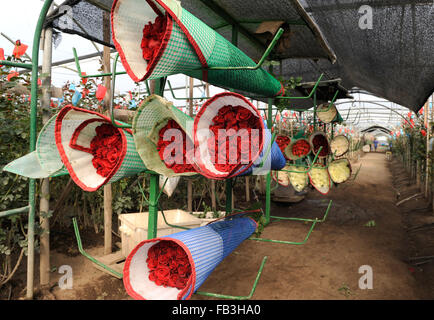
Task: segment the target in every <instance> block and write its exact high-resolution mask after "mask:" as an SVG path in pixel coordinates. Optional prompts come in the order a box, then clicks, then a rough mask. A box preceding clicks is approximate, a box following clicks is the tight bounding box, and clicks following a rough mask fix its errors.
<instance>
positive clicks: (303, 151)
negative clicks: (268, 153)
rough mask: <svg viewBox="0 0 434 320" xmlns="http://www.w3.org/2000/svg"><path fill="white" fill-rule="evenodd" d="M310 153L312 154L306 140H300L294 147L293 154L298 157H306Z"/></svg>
mask: <svg viewBox="0 0 434 320" xmlns="http://www.w3.org/2000/svg"><path fill="white" fill-rule="evenodd" d="M309 152H310V145H309V143H308V142H307V141H306V140H304V139H300V140H298V141H297V142H296V143H294V144H293V145H292V154H293V155H295V156H297V157H304V156H306V155H307V154H308V153H309Z"/></svg>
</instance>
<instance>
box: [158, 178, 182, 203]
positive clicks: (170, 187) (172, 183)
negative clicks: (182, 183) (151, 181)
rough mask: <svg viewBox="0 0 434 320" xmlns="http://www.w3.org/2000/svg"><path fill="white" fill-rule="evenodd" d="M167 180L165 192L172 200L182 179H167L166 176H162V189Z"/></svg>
mask: <svg viewBox="0 0 434 320" xmlns="http://www.w3.org/2000/svg"><path fill="white" fill-rule="evenodd" d="M166 179H168V180H167V182H166V185H165V186H164V189H163V192H164V193H165V194H167V196H168V197H169V198H170V197H171V196H172V194H173V192H174V191H175V189H176V187H177V186H178V182H179V179H180V177H179V176H178V177H172V178H167V177H165V176H162V175H160V189H161V188H162V187H163V185H164V182H165V181H166Z"/></svg>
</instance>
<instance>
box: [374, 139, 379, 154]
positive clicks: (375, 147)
mask: <svg viewBox="0 0 434 320" xmlns="http://www.w3.org/2000/svg"><path fill="white" fill-rule="evenodd" d="M377 147H378V140H377V139H375V140H374V150H375V152H377Z"/></svg>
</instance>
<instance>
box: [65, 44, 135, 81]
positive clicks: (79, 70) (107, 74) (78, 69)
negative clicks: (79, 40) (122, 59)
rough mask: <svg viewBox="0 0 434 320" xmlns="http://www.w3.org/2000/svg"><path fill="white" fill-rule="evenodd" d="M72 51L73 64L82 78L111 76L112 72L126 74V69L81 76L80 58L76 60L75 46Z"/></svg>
mask: <svg viewBox="0 0 434 320" xmlns="http://www.w3.org/2000/svg"><path fill="white" fill-rule="evenodd" d="M72 53H73V54H74V59H75V66H76V68H77V72H78V75H79V77H80V78H82V79H87V78H99V77H108V76H112V75H114V74H115V75H121V74H127V72H126V71H121V72H117V73H116V72H109V73H100V74H93V75H85V76H83V75H82V74H81V67H80V60H78V55H77V50H76V49H75V48H72Z"/></svg>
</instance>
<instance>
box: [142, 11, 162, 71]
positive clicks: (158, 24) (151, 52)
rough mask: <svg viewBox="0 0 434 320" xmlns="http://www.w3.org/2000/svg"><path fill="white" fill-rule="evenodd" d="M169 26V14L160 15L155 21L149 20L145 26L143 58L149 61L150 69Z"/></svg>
mask: <svg viewBox="0 0 434 320" xmlns="http://www.w3.org/2000/svg"><path fill="white" fill-rule="evenodd" d="M166 26H167V15H166V16H162V15H159V16H158V17H157V18H156V19H155V22H154V23H152V22H149V23H148V24H147V25H145V27H144V28H143V38H142V44H141V47H142V53H143V59H145V60H146V62H147V63H148V69H149V66H150V63H151V61H152V60H154V57H155V56H156V55H157V52H158V49H159V48H160V45H161V41H162V40H163V36H164V33H165V32H166Z"/></svg>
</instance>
